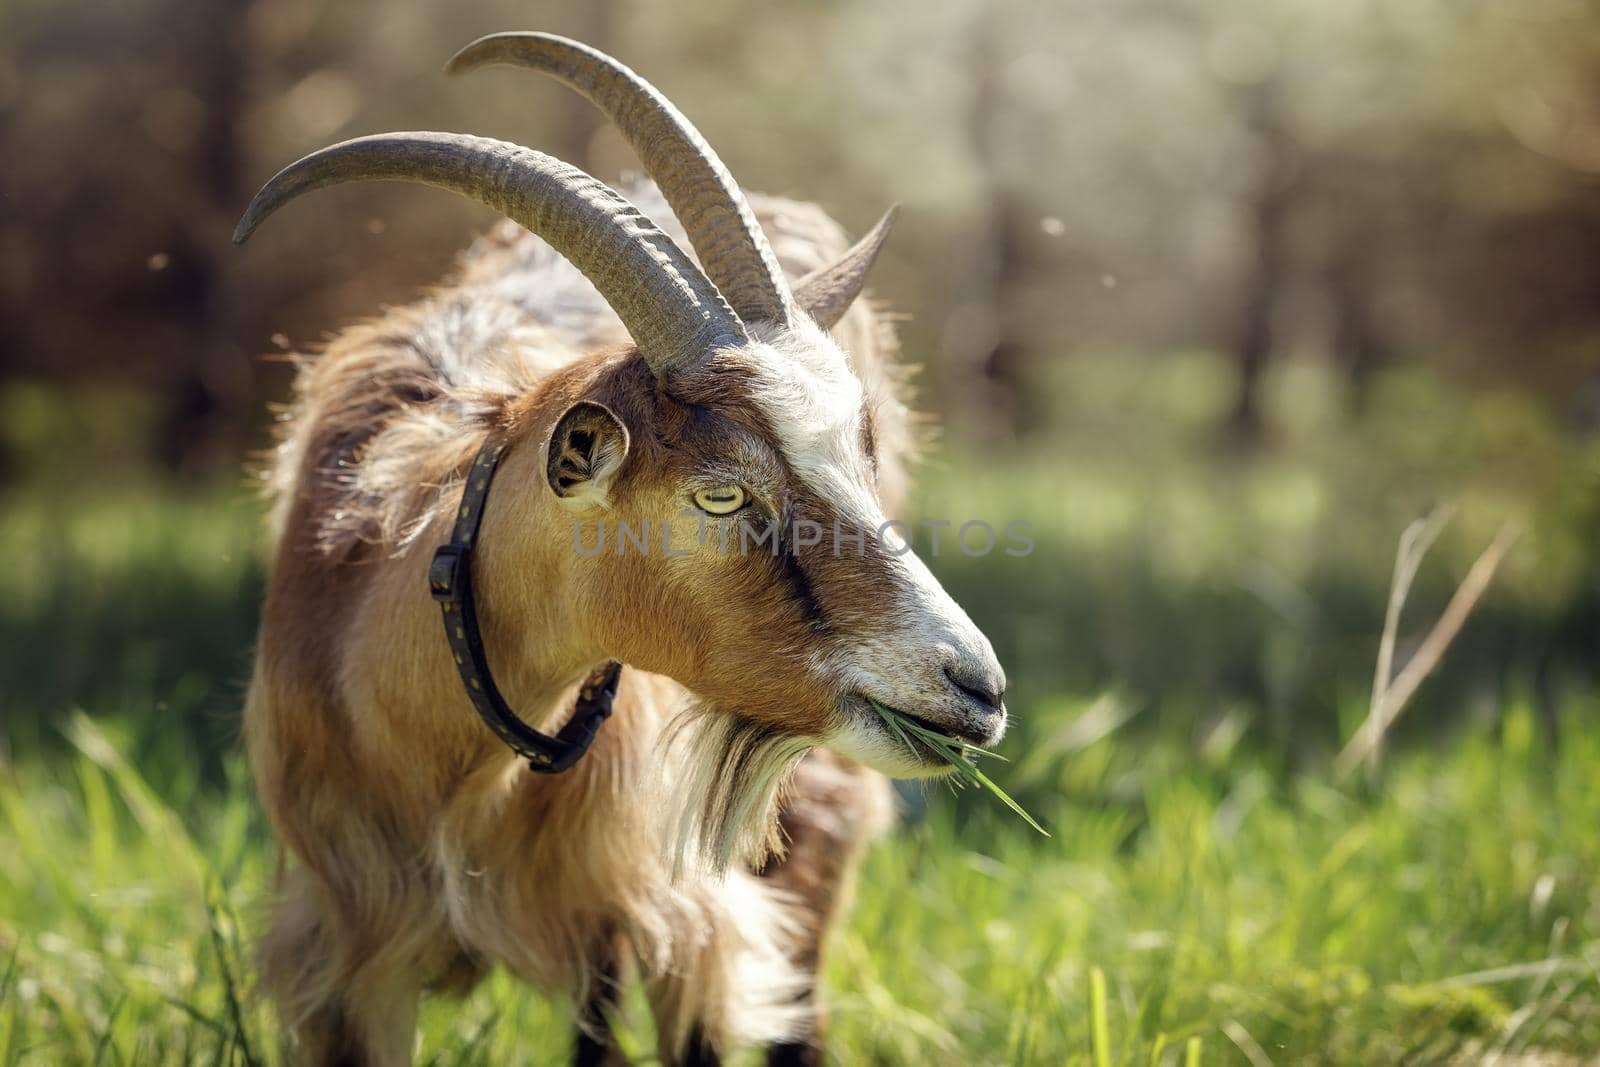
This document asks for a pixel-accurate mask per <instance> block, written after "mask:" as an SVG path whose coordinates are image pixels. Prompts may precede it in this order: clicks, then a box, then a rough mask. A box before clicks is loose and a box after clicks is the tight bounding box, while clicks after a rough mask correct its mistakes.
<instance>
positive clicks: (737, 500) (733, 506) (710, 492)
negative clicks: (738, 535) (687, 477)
mask: <svg viewBox="0 0 1600 1067" xmlns="http://www.w3.org/2000/svg"><path fill="white" fill-rule="evenodd" d="M694 502H695V506H696V507H698V508H699V509H700V510H701V511H704V512H707V513H709V514H712V515H731V514H733V513H734V512H735V511H738V510H739V509H740V508H742V507H744V490H743V489H741V488H739V487H738V486H737V485H719V486H717V487H716V488H715V489H697V490H695V494H694Z"/></svg>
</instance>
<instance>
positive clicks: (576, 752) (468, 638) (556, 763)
mask: <svg viewBox="0 0 1600 1067" xmlns="http://www.w3.org/2000/svg"><path fill="white" fill-rule="evenodd" d="M503 450H504V446H503V445H501V444H499V443H496V442H495V441H494V440H492V439H491V440H490V441H488V442H487V443H485V444H484V446H483V448H482V449H480V450H479V451H478V456H477V458H476V459H474V460H473V461H472V467H471V469H470V470H468V471H467V486H466V490H465V492H464V493H463V494H462V496H461V508H460V510H459V511H457V512H456V524H455V529H454V530H453V531H452V532H451V535H450V543H449V544H445V545H440V546H439V548H438V550H437V551H435V552H434V554H433V562H432V563H431V564H430V565H429V567H428V589H429V591H430V592H431V593H432V594H433V599H435V600H437V601H438V602H439V606H440V607H441V608H442V609H443V610H444V636H445V640H447V641H449V642H450V653H451V655H452V656H454V657H455V661H456V669H457V670H458V671H460V673H461V684H462V685H463V686H464V687H465V688H466V691H467V696H468V698H470V699H471V701H472V706H473V707H474V708H476V709H477V710H478V714H479V716H481V717H482V719H483V721H484V723H485V724H486V725H487V726H488V727H489V729H491V730H493V731H494V733H495V736H496V737H498V738H500V740H502V741H504V742H505V743H506V744H507V745H508V746H509V747H510V748H511V750H512V751H513V752H515V753H516V754H517V755H519V756H521V757H522V758H523V759H526V760H527V761H528V766H530V767H532V768H533V769H534V770H535V771H538V772H540V773H541V774H559V773H561V772H562V771H564V770H567V769H568V768H570V767H571V766H572V765H573V764H574V763H577V762H578V758H579V757H580V756H582V755H583V754H584V753H585V752H587V751H588V749H589V746H590V745H591V744H592V743H593V742H594V738H595V734H596V733H598V732H599V730H600V724H601V723H603V722H605V721H606V719H607V718H609V717H610V716H611V704H612V701H613V700H614V699H615V697H616V695H617V678H618V677H619V676H620V675H621V673H622V664H620V663H618V662H616V661H615V660H612V661H611V662H609V663H607V664H605V665H604V666H602V667H599V668H598V669H596V670H595V671H594V672H593V673H591V674H590V675H589V677H588V678H586V679H584V682H583V685H582V686H580V687H579V689H578V701H577V706H576V707H575V708H574V709H573V713H572V718H571V719H570V720H569V721H568V722H567V724H566V725H565V726H563V727H562V728H561V731H560V732H559V733H557V734H556V736H554V737H551V736H550V735H549V734H543V733H540V732H539V731H538V730H535V729H534V728H533V727H531V726H529V725H528V724H527V723H525V722H523V721H522V719H521V718H519V717H518V716H517V713H516V712H515V711H512V710H511V705H509V704H507V703H506V701H505V698H504V697H502V696H501V695H500V689H499V687H498V686H496V685H495V684H494V675H493V674H492V673H490V671H489V657H488V655H487V654H486V653H485V652H484V648H483V635H482V634H481V633H479V631H478V609H477V604H476V602H475V601H474V600H473V597H472V545H473V542H475V541H476V540H477V538H478V526H479V524H480V523H482V521H483V512H484V505H485V503H486V502H487V501H488V499H489V485H490V483H491V482H493V481H494V471H495V466H496V465H497V464H498V463H499V462H500V456H501V453H502V451H503Z"/></svg>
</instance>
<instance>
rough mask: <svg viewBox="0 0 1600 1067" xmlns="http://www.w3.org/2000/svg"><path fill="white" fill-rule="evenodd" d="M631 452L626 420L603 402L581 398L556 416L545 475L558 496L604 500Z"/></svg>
mask: <svg viewBox="0 0 1600 1067" xmlns="http://www.w3.org/2000/svg"><path fill="white" fill-rule="evenodd" d="M627 455H628V429H627V427H625V426H623V425H622V420H621V419H619V418H617V417H616V416H615V415H613V414H612V413H611V410H610V409H609V408H607V407H605V406H603V405H601V404H596V403H593V402H592V401H588V400H580V401H578V402H577V403H576V404H573V405H572V406H571V407H570V408H568V409H567V410H566V411H565V412H564V413H563V414H562V416H561V418H560V419H558V420H556V428H555V430H554V431H552V432H551V434H550V443H549V444H548V445H546V446H545V461H544V471H545V478H546V479H547V480H548V481H549V482H550V488H551V489H552V490H553V491H554V492H555V494H556V496H559V497H572V498H578V497H589V498H591V499H594V500H597V501H600V502H604V501H605V499H606V493H607V490H608V489H609V488H610V486H611V479H612V477H613V476H615V475H616V473H617V471H619V470H621V469H622V462H623V460H624V459H626V458H627Z"/></svg>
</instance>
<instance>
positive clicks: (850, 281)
mask: <svg viewBox="0 0 1600 1067" xmlns="http://www.w3.org/2000/svg"><path fill="white" fill-rule="evenodd" d="M899 213H900V209H899V207H898V206H896V207H891V208H890V209H889V210H888V211H885V212H884V213H883V218H881V219H879V220H878V224H877V225H876V226H874V227H872V229H870V230H868V231H867V235H866V236H865V237H863V238H861V240H859V241H857V242H856V243H855V244H854V245H852V246H851V247H850V250H849V251H848V252H846V253H845V254H844V255H842V256H840V257H839V258H838V259H836V260H834V261H833V262H832V263H829V264H828V265H827V266H825V267H818V268H817V269H816V270H814V271H812V272H811V273H810V274H807V275H806V276H805V277H804V278H801V279H800V281H799V282H798V283H797V284H796V285H795V287H794V299H795V303H796V304H799V305H800V307H801V308H802V309H803V310H804V311H805V312H806V314H808V315H810V316H811V317H812V319H814V320H815V321H816V323H817V325H818V326H821V327H822V328H823V329H824V330H831V329H833V326H834V324H835V323H837V322H838V321H839V320H840V319H842V318H844V313H845V312H846V311H849V310H850V305H851V304H852V303H854V302H855V299H856V297H858V296H860V295H861V288H862V286H864V285H866V284H867V272H868V271H870V270H871V269H872V264H873V263H875V262H876V261H877V259H878V253H879V252H881V251H883V244H884V242H885V241H887V240H888V239H889V231H890V230H892V229H894V220H895V218H896V216H898V215H899Z"/></svg>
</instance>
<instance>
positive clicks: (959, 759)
mask: <svg viewBox="0 0 1600 1067" xmlns="http://www.w3.org/2000/svg"><path fill="white" fill-rule="evenodd" d="M868 703H870V704H871V705H872V710H874V711H876V712H877V713H878V714H879V715H880V716H881V717H882V718H883V721H884V722H885V723H886V724H888V727H889V730H890V732H891V733H893V734H894V735H895V736H896V737H898V738H899V739H900V741H901V743H902V744H904V745H905V746H906V747H907V748H909V749H910V750H911V751H912V752H916V751H917V746H916V745H915V744H913V743H912V741H911V738H912V737H915V738H916V739H917V740H918V741H920V742H922V744H923V745H924V746H925V747H927V748H930V749H932V750H933V751H934V753H935V754H936V755H938V757H939V758H940V759H942V760H944V761H945V762H946V763H948V764H950V766H951V767H952V768H954V770H955V772H956V775H957V777H958V780H959V781H960V783H961V784H962V785H973V786H977V787H978V788H979V789H982V790H985V791H986V792H989V793H992V794H993V795H994V796H995V797H996V798H998V799H999V801H1000V803H1002V804H1004V805H1005V806H1006V807H1008V808H1010V809H1011V810H1012V811H1014V812H1016V813H1017V814H1018V815H1020V816H1022V819H1023V821H1024V822H1026V823H1027V824H1028V825H1029V826H1031V827H1033V828H1034V829H1035V830H1037V831H1039V832H1040V833H1041V834H1044V836H1046V837H1049V836H1050V831H1048V830H1046V829H1045V828H1044V827H1042V826H1040V825H1039V823H1038V821H1037V820H1035V819H1034V817H1033V816H1032V815H1029V814H1028V813H1027V811H1025V810H1024V809H1023V807H1022V805H1021V804H1018V803H1017V802H1016V801H1015V800H1012V799H1011V796H1010V794H1008V793H1007V792H1006V791H1005V790H1004V789H1001V788H1000V787H999V786H998V785H996V784H995V782H994V779H992V778H990V777H989V776H988V775H987V774H984V773H983V771H982V770H980V769H979V767H978V765H977V762H976V760H977V758H978V757H981V756H990V757H993V758H994V759H998V760H1000V761H1002V762H1004V761H1005V757H1004V756H1002V755H1000V754H999V753H998V752H989V751H987V750H985V749H981V748H978V747H977V746H975V745H969V744H967V743H966V742H965V741H958V740H956V739H955V738H953V737H950V736H948V735H946V734H941V733H937V732H936V731H933V730H930V729H928V728H927V727H926V726H923V725H922V724H921V723H919V722H917V721H916V720H915V719H912V718H910V717H908V716H906V715H904V714H902V713H901V712H898V711H896V710H895V709H894V708H891V707H889V706H888V705H886V704H880V703H878V702H877V701H876V700H871V701H868Z"/></svg>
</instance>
